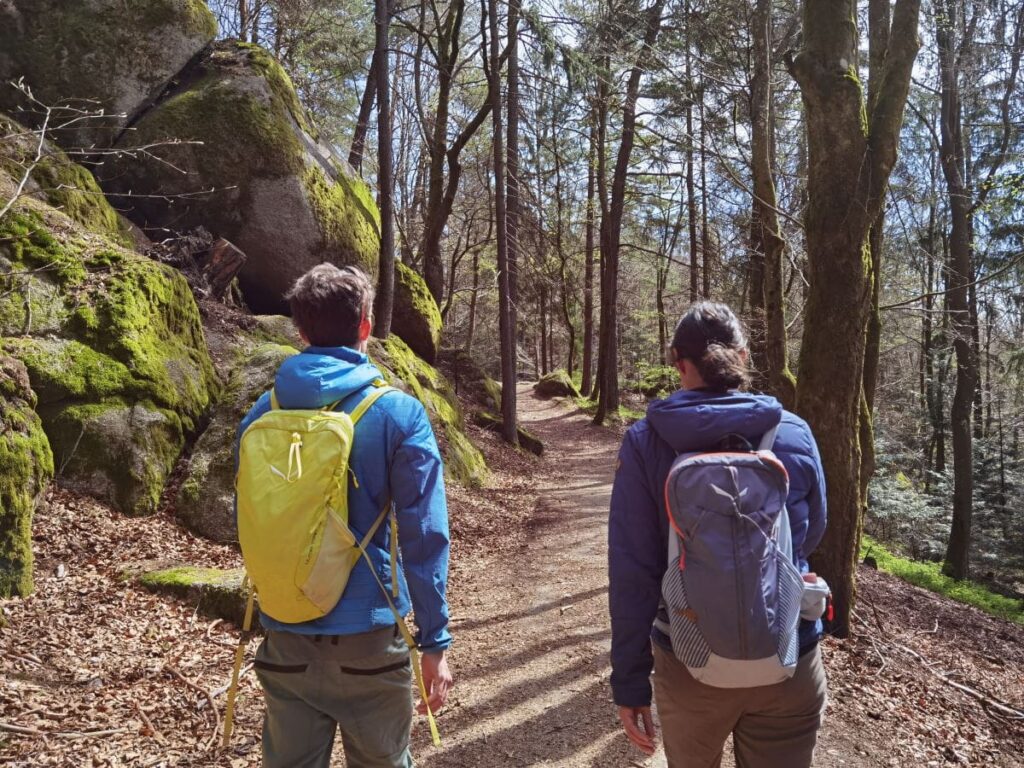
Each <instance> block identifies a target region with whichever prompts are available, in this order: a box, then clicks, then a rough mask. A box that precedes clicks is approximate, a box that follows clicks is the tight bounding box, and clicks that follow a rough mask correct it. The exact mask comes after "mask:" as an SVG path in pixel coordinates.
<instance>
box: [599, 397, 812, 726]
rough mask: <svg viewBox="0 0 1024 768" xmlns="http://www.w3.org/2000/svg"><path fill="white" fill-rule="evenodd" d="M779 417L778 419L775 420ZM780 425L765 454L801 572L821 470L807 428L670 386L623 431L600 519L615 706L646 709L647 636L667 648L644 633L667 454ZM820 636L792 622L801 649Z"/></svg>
mask: <svg viewBox="0 0 1024 768" xmlns="http://www.w3.org/2000/svg"><path fill="white" fill-rule="evenodd" d="M780 418H781V423H780ZM776 424H780V426H779V432H778V435H777V436H776V439H775V446H774V448H773V450H774V452H775V454H776V455H777V456H778V457H779V459H780V460H781V461H782V463H783V465H784V466H785V467H786V471H787V472H788V473H789V499H788V503H787V510H788V512H789V520H790V527H791V528H792V533H793V554H794V558H795V560H796V561H797V562H796V564H797V565H798V566H799V568H800V571H801V573H806V572H807V570H808V566H807V557H808V555H810V553H811V552H813V551H814V549H815V547H817V546H818V543H819V542H820V541H821V537H822V535H823V534H824V532H825V519H826V515H825V474H824V471H823V470H822V467H821V459H820V457H819V455H818V446H817V444H816V443H815V442H814V437H813V435H812V434H811V430H810V428H809V427H808V426H807V423H806V422H805V421H804V420H803V419H801V418H800V417H798V416H796V415H794V414H792V413H790V412H788V411H784V410H783V408H782V406H781V405H780V404H779V402H778V401H777V400H776V399H775V398H773V397H768V396H766V395H753V394H746V393H741V392H725V393H719V392H710V391H706V390H678V391H676V392H674V393H673V394H672V395H670V396H669V397H667V398H665V399H664V400H657V401H655V402H653V403H651V405H650V406H649V407H648V409H647V418H645V419H641V420H640V421H638V422H637V423H636V424H634V425H633V426H632V427H630V429H629V431H627V432H626V436H625V438H624V439H623V441H622V447H621V449H620V450H619V461H618V465H617V468H616V472H615V483H614V485H613V487H612V499H611V512H610V516H609V520H608V577H609V607H610V610H611V617H612V680H611V682H612V692H613V694H614V698H615V703H616V704H618V705H619V706H626V707H645V706H648V705H650V703H651V683H650V676H651V670H652V669H653V666H654V657H653V655H652V653H651V640H652V639H653V640H654V641H655V642H657V643H659V644H660V645H661V646H663V647H665V648H667V649H671V641H670V640H669V638H668V637H666V636H665V635H663V634H662V633H661V632H659V631H658V630H657V629H653V628H652V625H653V622H654V618H655V615H656V614H657V612H658V605H659V601H660V597H661V580H662V576H663V575H664V573H665V569H666V568H667V567H668V535H669V524H668V514H667V512H666V510H665V498H664V488H665V480H666V478H667V477H668V472H669V469H670V467H671V466H672V462H673V461H674V460H675V458H676V455H677V454H679V453H684V452H691V451H700V450H707V449H709V448H712V447H714V446H715V445H717V443H718V442H719V441H720V440H721V439H722V438H724V437H725V436H727V435H729V434H738V435H742V436H743V437H744V438H745V439H747V440H748V441H749V442H751V443H752V444H753V445H754V446H756V445H757V444H758V442H759V441H760V439H761V437H762V436H763V435H764V433H765V432H767V431H768V430H770V429H771V428H772V427H773V426H775V425H776ZM820 637H821V622H820V621H818V622H810V621H804V622H801V625H800V648H801V652H803V651H805V650H807V649H808V648H810V647H813V646H814V644H815V643H816V642H817V641H818V639H819V638H820Z"/></svg>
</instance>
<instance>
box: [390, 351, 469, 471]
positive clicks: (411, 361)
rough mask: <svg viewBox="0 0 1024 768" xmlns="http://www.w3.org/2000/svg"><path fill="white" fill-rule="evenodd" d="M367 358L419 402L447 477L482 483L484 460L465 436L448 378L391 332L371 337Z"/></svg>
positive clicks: (462, 420)
mask: <svg viewBox="0 0 1024 768" xmlns="http://www.w3.org/2000/svg"><path fill="white" fill-rule="evenodd" d="M370 357H371V359H372V361H373V362H374V364H376V365H377V367H378V368H380V369H381V372H382V373H383V374H384V376H385V378H386V379H387V380H388V382H389V383H390V384H392V385H394V386H397V387H400V388H403V389H406V390H407V391H408V392H409V393H410V394H411V395H412V396H413V397H415V398H416V399H417V400H419V401H420V402H421V403H423V406H424V408H426V411H427V414H428V415H429V416H430V420H431V422H432V424H433V425H434V431H435V434H437V437H438V442H439V443H440V444H441V448H442V451H443V452H444V457H445V471H446V473H447V474H448V476H449V477H450V478H452V479H454V480H455V481H456V482H458V483H460V484H462V485H466V486H470V487H475V486H479V485H482V484H483V482H484V480H485V479H486V476H487V462H486V461H485V460H484V457H483V454H481V453H480V450H479V449H478V448H477V447H476V446H475V445H473V443H472V441H471V440H470V439H469V437H467V435H466V431H465V429H466V427H465V421H464V419H463V415H462V411H461V410H460V409H459V405H458V400H457V399H456V397H455V392H454V391H453V390H452V388H451V385H450V384H449V383H448V380H447V379H446V378H445V377H444V376H443V375H442V374H441V373H440V371H438V370H437V369H436V368H434V367H433V366H432V365H430V364H429V363H426V362H424V361H423V360H421V359H420V358H419V357H417V356H416V355H415V354H414V353H413V351H412V350H411V349H409V347H408V346H407V345H406V344H405V342H403V341H402V340H401V339H400V338H398V337H397V336H395V335H394V334H392V335H391V336H389V337H388V338H387V339H386V340H385V341H381V340H380V339H371V343H370Z"/></svg>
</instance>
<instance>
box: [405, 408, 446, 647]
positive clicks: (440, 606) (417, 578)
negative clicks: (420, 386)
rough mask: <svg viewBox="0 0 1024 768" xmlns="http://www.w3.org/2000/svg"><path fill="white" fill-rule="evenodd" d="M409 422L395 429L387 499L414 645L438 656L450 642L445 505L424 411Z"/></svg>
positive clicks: (435, 450) (416, 412) (439, 467)
mask: <svg viewBox="0 0 1024 768" xmlns="http://www.w3.org/2000/svg"><path fill="white" fill-rule="evenodd" d="M414 402H415V405H414V406H413V408H411V409H410V414H411V416H410V417H409V418H408V419H404V421H407V422H408V423H406V424H400V425H398V426H399V431H400V436H399V440H400V442H399V444H398V446H397V448H396V450H395V452H394V454H393V455H392V459H391V472H390V486H391V499H392V501H393V502H394V505H395V512H396V515H397V517H398V543H399V546H400V547H401V550H402V566H403V569H404V571H405V579H406V583H407V584H408V587H409V596H410V598H411V600H412V606H413V611H414V612H415V614H416V626H417V629H418V634H417V636H416V642H417V644H418V645H419V647H420V648H421V649H422V650H424V651H427V652H429V651H441V650H444V649H445V648H447V647H448V646H449V645H450V644H451V641H452V638H451V635H450V634H449V632H448V601H447V598H446V596H445V592H446V589H447V582H448V551H449V537H448V504H447V502H446V500H445V492H444V466H443V464H442V463H441V453H440V451H439V450H438V447H437V440H436V439H435V438H434V431H433V429H432V428H431V426H430V420H429V419H428V418H427V414H426V411H425V410H424V409H423V406H422V405H421V404H420V403H419V402H418V401H414Z"/></svg>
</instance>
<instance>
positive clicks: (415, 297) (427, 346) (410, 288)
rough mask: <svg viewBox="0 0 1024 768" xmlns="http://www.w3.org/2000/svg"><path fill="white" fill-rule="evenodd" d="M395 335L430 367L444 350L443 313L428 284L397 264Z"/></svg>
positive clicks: (414, 273)
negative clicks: (441, 349)
mask: <svg viewBox="0 0 1024 768" xmlns="http://www.w3.org/2000/svg"><path fill="white" fill-rule="evenodd" d="M391 332H392V333H394V334H396V335H397V336H398V338H400V339H401V340H402V341H404V342H405V343H406V344H408V345H409V349H411V350H412V351H413V352H415V353H416V354H417V355H419V356H420V357H422V358H423V359H424V360H426V361H427V362H428V363H430V364H433V363H435V362H436V361H437V352H438V350H439V349H440V347H441V311H440V310H439V309H438V308H437V302H435V301H434V297H433V296H431V295H430V290H429V289H428V288H427V284H426V282H425V281H424V280H423V278H422V277H420V276H419V275H418V274H417V273H416V272H414V271H413V270H412V269H410V268H409V267H407V266H406V265H405V264H402V263H401V262H398V263H396V264H395V304H394V309H393V310H392V313H391Z"/></svg>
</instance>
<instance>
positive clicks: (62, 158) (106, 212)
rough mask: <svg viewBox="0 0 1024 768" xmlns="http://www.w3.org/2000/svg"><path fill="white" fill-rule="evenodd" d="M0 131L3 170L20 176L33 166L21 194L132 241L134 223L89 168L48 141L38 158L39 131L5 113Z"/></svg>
mask: <svg viewBox="0 0 1024 768" xmlns="http://www.w3.org/2000/svg"><path fill="white" fill-rule="evenodd" d="M0 135H2V136H4V140H3V141H2V142H0V171H2V172H4V173H6V174H7V175H8V176H10V177H12V178H15V179H21V178H22V177H23V176H24V175H25V172H26V171H28V170H31V173H30V174H29V177H28V183H27V184H26V185H25V188H24V190H23V192H22V194H24V195H28V196H31V197H34V198H35V199H37V200H42V201H43V202H46V203H49V204H50V205H51V206H53V207H54V208H57V209H58V210H60V211H63V212H64V213H65V214H67V215H68V216H69V217H71V219H73V220H74V221H75V222H77V223H78V224H81V225H82V226H83V227H85V228H86V229H88V230H90V231H92V232H96V233H98V234H101V235H106V236H107V237H109V238H110V239H111V240H113V241H114V242H116V243H118V244H120V245H126V246H130V245H131V244H132V232H131V226H130V225H129V223H128V222H127V220H125V219H123V218H122V217H121V216H119V215H118V213H117V211H115V210H114V208H113V206H111V205H110V203H109V202H107V198H106V197H104V196H103V191H102V190H101V189H100V187H99V184H97V183H96V179H95V178H94V177H93V175H92V174H91V173H89V171H87V170H86V169H85V168H83V167H82V166H80V165H78V164H77V163H73V162H71V160H70V159H68V156H67V155H66V154H64V152H63V151H62V150H61V149H60V148H59V147H58V146H57V145H56V144H54V143H52V142H49V141H44V142H43V146H42V148H41V152H40V154H41V159H40V160H39V161H38V162H36V153H37V152H39V151H40V147H39V135H38V134H37V133H35V132H33V131H31V130H30V129H28V128H26V127H25V126H23V125H21V124H20V123H17V122H15V121H14V120H12V119H10V118H8V117H6V116H5V115H2V114H0Z"/></svg>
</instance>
